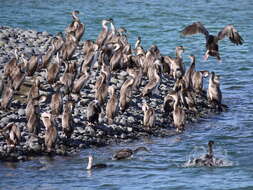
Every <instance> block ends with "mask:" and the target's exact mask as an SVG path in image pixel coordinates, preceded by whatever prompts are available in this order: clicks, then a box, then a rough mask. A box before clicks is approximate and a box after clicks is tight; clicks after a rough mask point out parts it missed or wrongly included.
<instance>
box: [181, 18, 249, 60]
mask: <svg viewBox="0 0 253 190" xmlns="http://www.w3.org/2000/svg"><path fill="white" fill-rule="evenodd" d="M197 33H201V34H204V35H205V37H206V50H207V51H206V53H205V59H206V60H207V59H208V57H209V56H214V57H216V58H217V59H218V60H220V59H221V58H220V54H219V46H218V42H219V41H220V40H222V39H224V38H225V37H228V38H229V39H230V41H231V42H232V43H234V44H236V45H242V44H243V42H244V40H243V39H242V37H241V36H240V34H239V33H238V31H237V30H236V29H235V28H234V26H233V25H227V26H225V27H224V28H223V29H222V30H221V31H220V32H219V33H218V34H217V35H216V36H214V35H211V34H209V32H208V30H207V29H206V28H205V27H204V25H203V24H202V23H201V22H194V23H193V24H191V25H189V26H187V27H185V28H184V29H183V30H182V31H181V34H183V35H193V34H197Z"/></svg>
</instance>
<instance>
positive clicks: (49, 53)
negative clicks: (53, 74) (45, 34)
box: [38, 43, 55, 69]
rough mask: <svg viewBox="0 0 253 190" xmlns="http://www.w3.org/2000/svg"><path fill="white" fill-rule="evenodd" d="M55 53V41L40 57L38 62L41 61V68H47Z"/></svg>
mask: <svg viewBox="0 0 253 190" xmlns="http://www.w3.org/2000/svg"><path fill="white" fill-rule="evenodd" d="M54 53H55V46H54V43H53V44H52V46H51V47H50V48H48V50H47V52H46V53H45V54H44V55H42V56H41V57H39V60H38V63H39V69H41V68H47V66H48V64H49V62H50V60H51V59H52V57H53V55H54Z"/></svg>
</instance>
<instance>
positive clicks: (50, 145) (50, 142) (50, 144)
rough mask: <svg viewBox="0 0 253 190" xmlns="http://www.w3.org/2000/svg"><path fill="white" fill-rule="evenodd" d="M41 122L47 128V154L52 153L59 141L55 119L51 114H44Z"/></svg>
mask: <svg viewBox="0 0 253 190" xmlns="http://www.w3.org/2000/svg"><path fill="white" fill-rule="evenodd" d="M41 120H42V122H43V124H44V126H45V128H46V131H45V137H44V138H45V146H46V151H47V152H52V151H53V149H54V146H55V143H56V140H57V129H56V127H55V125H54V119H53V118H52V115H51V114H50V113H46V112H44V113H42V115H41Z"/></svg>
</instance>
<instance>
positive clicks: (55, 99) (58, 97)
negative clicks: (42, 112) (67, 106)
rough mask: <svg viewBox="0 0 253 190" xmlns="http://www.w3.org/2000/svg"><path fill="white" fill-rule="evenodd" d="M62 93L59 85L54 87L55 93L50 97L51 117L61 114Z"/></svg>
mask: <svg viewBox="0 0 253 190" xmlns="http://www.w3.org/2000/svg"><path fill="white" fill-rule="evenodd" d="M62 101H63V100H62V93H61V92H60V85H58V86H56V91H55V93H54V94H53V95H52V98H51V103H50V108H51V112H52V114H53V115H59V114H60V113H61V112H62V106H63V103H62Z"/></svg>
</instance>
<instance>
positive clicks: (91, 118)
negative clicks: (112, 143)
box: [86, 100, 101, 123]
mask: <svg viewBox="0 0 253 190" xmlns="http://www.w3.org/2000/svg"><path fill="white" fill-rule="evenodd" d="M100 113H101V107H100V105H99V103H98V101H97V100H93V101H91V102H90V103H89V104H88V107H87V111H86V115H87V120H88V122H90V123H95V122H98V118H99V114H100Z"/></svg>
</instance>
